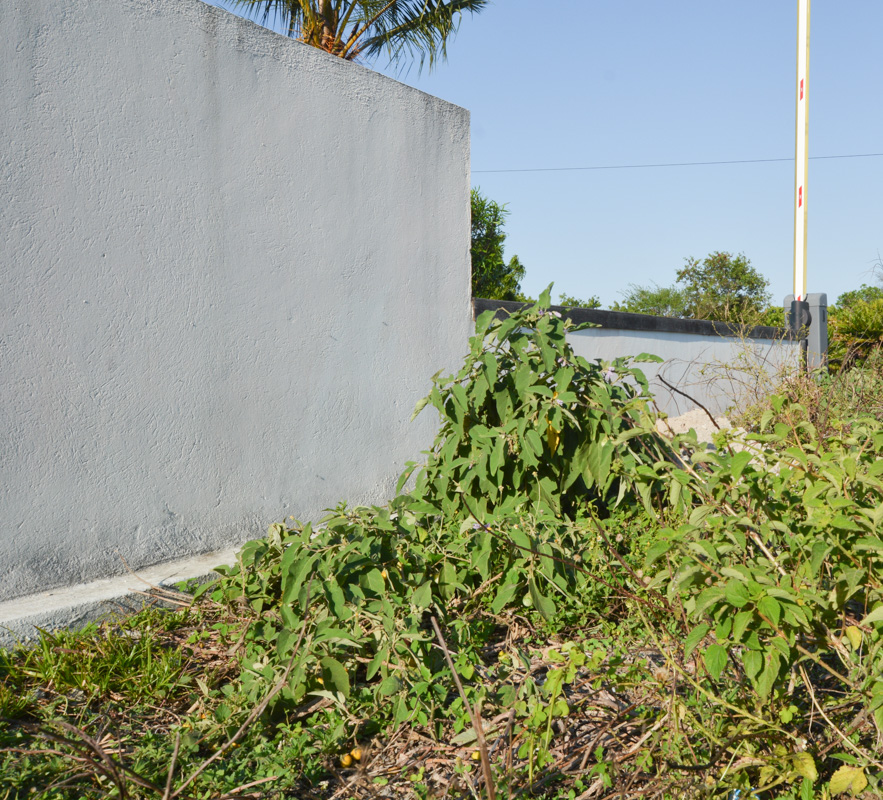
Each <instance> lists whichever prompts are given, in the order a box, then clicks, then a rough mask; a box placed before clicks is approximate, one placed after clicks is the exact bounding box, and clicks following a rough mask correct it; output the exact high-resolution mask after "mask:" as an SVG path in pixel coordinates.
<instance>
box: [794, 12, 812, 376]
mask: <svg viewBox="0 0 883 800" xmlns="http://www.w3.org/2000/svg"><path fill="white" fill-rule="evenodd" d="M809 4H810V0H797V86H796V96H797V115H796V116H797V130H796V137H795V146H794V300H793V301H792V303H791V314H790V323H791V324H790V327H791V330H792V331H794V333H795V334H796V335H797V336H799V337H800V340H801V341H800V351H801V359H800V360H801V365H802V366H803V368H804V369H806V367H807V358H806V355H807V344H808V343H807V330H808V328H809V325H810V323H811V322H812V319H811V317H810V313H809V303H808V302H807V301H806V204H807V191H806V177H807V175H806V173H807V167H808V165H809V153H808V150H807V138H808V134H809V118H808V115H807V101H808V99H809Z"/></svg>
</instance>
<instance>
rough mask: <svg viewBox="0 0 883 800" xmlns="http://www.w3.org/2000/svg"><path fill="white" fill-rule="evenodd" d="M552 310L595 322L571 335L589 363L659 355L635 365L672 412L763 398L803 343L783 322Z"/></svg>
mask: <svg viewBox="0 0 883 800" xmlns="http://www.w3.org/2000/svg"><path fill="white" fill-rule="evenodd" d="M473 307H474V314H475V316H477V315H478V314H481V313H482V312H484V311H486V310H488V309H492V310H493V309H496V310H498V311H499V312H501V313H508V312H512V311H515V310H517V309H519V308H522V307H524V304H523V303H513V302H507V301H502V300H480V299H475V300H474V301H473ZM552 310H553V311H557V312H559V313H561V314H562V315H565V316H568V317H570V318H571V319H572V320H573V321H574V322H577V323H582V322H590V323H592V324H593V325H596V326H597V327H594V328H588V329H586V330H583V331H576V332H574V333H573V334H571V336H570V338H569V340H568V341H569V343H570V345H571V346H572V347H573V349H574V352H575V353H576V354H577V355H580V356H582V357H583V358H585V359H587V360H589V361H594V360H595V359H600V360H602V361H612V360H613V359H615V358H620V357H623V356H637V355H640V354H641V353H649V354H651V355H655V356H659V357H660V358H662V359H663V363H661V364H655V363H645V364H638V365H637V366H639V367H640V368H641V370H642V371H643V372H644V374H645V375H646V376H647V379H648V381H649V383H650V388H651V391H652V392H653V394H654V397H655V398H656V404H657V406H658V407H659V409H660V410H661V411H663V412H665V413H666V414H668V415H669V416H678V415H680V414H683V413H685V412H687V411H691V410H692V409H694V408H696V407H697V406H704V407H705V408H706V409H707V410H708V411H709V412H710V413H711V414H713V415H715V416H719V415H722V414H724V413H726V411H727V410H728V409H729V408H730V407H732V406H733V405H734V404H737V403H743V402H745V401H750V400H751V399H752V398H753V397H757V398H758V399H759V398H760V397H762V396H763V395H764V390H765V389H768V388H769V379H770V378H771V377H772V376H774V375H775V374H776V373H777V372H778V371H779V370H781V369H782V368H786V367H793V366H796V365H797V363H798V358H799V343H798V342H797V341H796V340H795V339H793V338H792V336H791V334H790V333H789V332H788V331H787V330H785V329H783V328H773V327H768V326H758V327H753V328H742V327H739V326H735V325H730V324H727V323H723V322H709V321H707V320H692V319H675V318H672V317H656V316H651V315H648V314H630V313H626V312H621V311H603V310H601V309H586V308H565V307H563V306H552ZM681 393H683V394H681ZM685 395H686V396H685Z"/></svg>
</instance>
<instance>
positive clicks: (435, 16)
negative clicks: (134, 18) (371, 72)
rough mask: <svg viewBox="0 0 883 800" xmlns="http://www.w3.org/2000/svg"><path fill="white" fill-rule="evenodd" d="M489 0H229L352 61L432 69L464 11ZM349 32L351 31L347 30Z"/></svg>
mask: <svg viewBox="0 0 883 800" xmlns="http://www.w3.org/2000/svg"><path fill="white" fill-rule="evenodd" d="M488 2H489V0H229V5H230V6H231V7H232V8H233V9H235V10H236V11H237V12H239V13H242V14H243V16H246V17H249V18H251V19H254V20H256V21H259V22H260V23H261V24H263V25H268V26H274V25H278V26H279V27H280V28H282V29H283V30H284V31H285V32H286V33H287V34H288V36H291V37H292V38H296V39H299V40H300V41H302V42H305V43H306V44H310V45H313V46H314V47H318V48H320V49H322V50H325V51H326V52H329V53H331V54H332V55H336V56H339V57H341V58H345V59H348V60H354V59H357V58H362V57H365V58H367V59H371V58H375V57H376V56H378V55H380V54H381V53H382V52H386V54H387V55H388V57H389V60H390V63H399V62H401V61H402V60H403V59H404V58H405V57H411V58H416V59H419V65H420V69H422V68H423V65H424V63H425V62H426V60H427V59H428V60H429V67H430V69H431V68H432V67H433V66H434V65H435V63H436V62H437V61H438V60H444V59H445V58H446V56H447V42H448V39H449V38H450V37H451V36H453V35H454V34H455V33H456V31H457V28H458V27H459V24H460V19H461V17H462V15H463V13H464V12H466V11H468V12H470V13H473V14H476V13H478V12H480V11H481V10H483V9H484V8H485V6H487V4H488ZM347 28H348V30H347Z"/></svg>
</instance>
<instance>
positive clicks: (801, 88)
mask: <svg viewBox="0 0 883 800" xmlns="http://www.w3.org/2000/svg"><path fill="white" fill-rule="evenodd" d="M800 99H801V100H803V78H801V79H800Z"/></svg>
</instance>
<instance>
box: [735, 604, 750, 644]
mask: <svg viewBox="0 0 883 800" xmlns="http://www.w3.org/2000/svg"><path fill="white" fill-rule="evenodd" d="M752 619H754V612H753V611H740V612H739V613H738V614H736V618H735V619H734V620H733V641H734V642H741V641H742V635H743V634H744V633H745V629H746V628H747V627H748V624H749V623H750V622H751V620H752Z"/></svg>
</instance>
